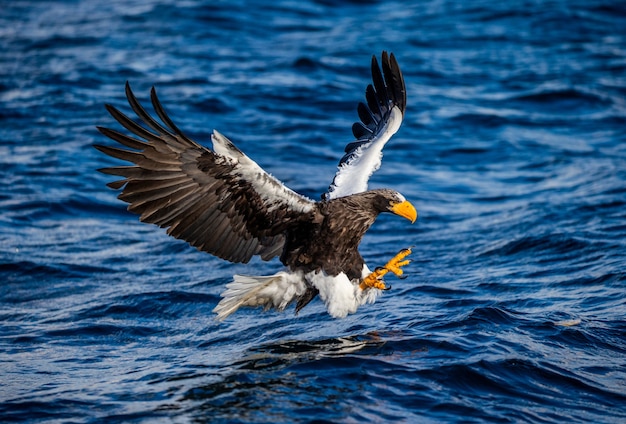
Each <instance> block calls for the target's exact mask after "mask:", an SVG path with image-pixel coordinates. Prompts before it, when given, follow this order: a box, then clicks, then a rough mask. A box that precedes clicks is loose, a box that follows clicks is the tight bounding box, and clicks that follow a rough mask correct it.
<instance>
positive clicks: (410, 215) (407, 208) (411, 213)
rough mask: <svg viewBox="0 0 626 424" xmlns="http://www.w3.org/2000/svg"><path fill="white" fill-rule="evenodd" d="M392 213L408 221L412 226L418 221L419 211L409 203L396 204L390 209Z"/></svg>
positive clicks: (406, 201)
mask: <svg viewBox="0 0 626 424" xmlns="http://www.w3.org/2000/svg"><path fill="white" fill-rule="evenodd" d="M390 210H391V212H393V213H395V214H396V215H398V216H401V217H403V218H406V219H408V220H409V221H411V224H412V223H414V222H415V220H416V219H417V211H416V210H415V207H414V206H413V205H412V204H411V203H410V202H409V201H408V200H405V201H404V202H400V203H396V204H394V205H393V206H392V207H391V208H390Z"/></svg>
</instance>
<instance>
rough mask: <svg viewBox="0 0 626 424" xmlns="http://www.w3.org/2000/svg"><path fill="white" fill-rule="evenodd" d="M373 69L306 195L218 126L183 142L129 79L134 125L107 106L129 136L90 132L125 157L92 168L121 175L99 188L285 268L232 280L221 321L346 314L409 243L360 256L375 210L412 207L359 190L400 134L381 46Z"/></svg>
mask: <svg viewBox="0 0 626 424" xmlns="http://www.w3.org/2000/svg"><path fill="white" fill-rule="evenodd" d="M381 64H382V70H381V67H380V66H379V64H378V61H377V60H376V56H373V57H372V64H371V65H372V66H371V68H372V82H373V84H370V85H368V86H367V89H366V91H365V98H366V102H365V103H359V105H358V109H357V110H358V115H359V118H360V122H356V123H355V124H354V125H353V126H352V132H353V134H354V136H355V138H356V140H355V141H353V142H351V143H349V144H348V145H347V146H346V149H345V155H344V156H343V158H342V159H341V161H340V162H339V166H338V170H337V173H336V175H335V178H334V180H333V182H332V183H331V184H330V187H329V188H328V192H327V193H325V194H324V195H322V200H321V201H318V202H316V201H313V200H311V199H308V198H307V197H305V196H302V195H300V194H298V193H296V192H294V191H293V190H291V189H289V188H287V187H286V186H284V185H283V184H282V183H281V182H280V181H279V180H277V179H276V178H274V177H273V176H271V175H270V174H268V173H267V172H265V171H264V170H263V169H261V167H260V166H259V165H257V164H256V163H255V162H254V161H253V160H252V159H250V158H249V157H248V156H246V155H245V154H244V153H243V152H242V151H241V150H239V149H238V148H237V147H235V145H234V144H233V143H232V142H231V141H230V140H228V139H227V138H226V137H224V136H223V135H222V134H220V133H218V132H217V131H213V133H212V135H211V141H212V142H213V150H211V149H209V148H206V147H203V146H201V145H200V144H198V143H196V142H195V141H193V140H191V139H190V138H188V137H187V136H185V134H184V133H183V132H182V131H180V130H179V129H178V127H177V126H176V125H175V124H174V123H173V122H172V120H171V119H170V118H169V117H168V115H167V114H166V113H165V110H164V109H163V107H162V106H161V103H160V102H159V100H158V98H157V95H156V91H155V89H154V87H153V88H152V90H151V93H150V98H151V100H152V106H153V108H154V111H155V112H156V114H157V115H158V116H159V118H160V120H161V121H162V123H159V122H157V121H156V120H155V119H154V118H153V117H152V116H150V115H149V114H148V113H147V112H146V110H145V109H144V108H143V107H142V106H141V105H140V104H139V102H138V101H137V99H136V98H135V95H134V94H133V92H132V91H131V89H130V86H129V84H128V83H126V97H127V98H128V102H129V104H130V107H131V108H132V110H133V111H134V112H135V113H136V114H137V116H138V117H139V119H140V120H141V121H142V122H143V125H140V124H138V123H136V122H135V121H133V120H132V119H131V118H129V117H127V116H126V115H124V114H123V113H121V112H120V111H118V110H117V109H116V108H114V107H113V106H111V105H106V108H107V110H108V111H109V113H110V114H111V115H112V116H113V118H115V119H116V120H117V121H118V122H119V123H120V124H121V125H122V126H123V127H124V128H126V129H127V130H128V131H130V132H131V133H133V134H134V135H135V136H136V137H137V138H136V137H133V136H129V135H126V134H123V133H121V132H118V131H116V130H112V129H108V128H102V127H98V129H99V130H100V132H102V133H103V134H104V135H105V136H107V137H109V138H111V139H113V140H115V141H117V142H118V143H120V144H122V145H124V146H125V147H127V148H129V149H131V150H126V149H120V148H117V147H109V146H102V145H96V146H95V147H96V148H97V149H98V150H100V151H101V152H103V153H106V154H107V155H109V156H112V157H114V158H117V159H121V160H124V161H128V162H131V163H132V165H130V166H115V167H108V168H103V169H100V171H101V172H103V173H105V174H111V175H117V176H121V177H123V179H122V180H120V181H115V182H111V183H109V184H107V185H108V186H109V187H111V188H113V189H122V192H121V194H120V195H119V199H121V200H123V201H125V202H127V203H129V206H128V210H129V211H131V212H134V213H137V214H139V215H140V220H141V221H144V222H149V223H152V224H156V225H158V226H159V227H163V228H167V233H168V234H169V235H171V236H173V237H176V238H178V239H181V240H185V241H186V242H188V243H189V244H191V245H192V246H194V247H196V248H198V249H199V250H202V251H205V252H208V253H211V254H213V255H215V256H218V257H220V258H222V259H225V260H228V261H231V262H243V263H247V262H248V261H249V260H250V259H251V258H252V257H253V256H256V255H258V256H260V257H261V258H262V259H263V260H270V259H272V258H274V257H276V256H278V257H280V261H281V262H282V263H283V264H284V265H285V267H286V269H285V270H284V271H281V272H278V273H277V274H275V275H270V276H243V275H235V276H234V280H233V281H232V282H231V283H229V284H227V285H226V291H225V292H224V293H223V294H222V297H223V299H222V300H221V301H220V302H219V304H218V305H217V306H216V307H215V309H214V312H215V313H217V318H218V319H220V320H221V319H224V318H226V317H227V316H229V315H230V314H232V313H233V312H235V311H236V310H237V309H238V308H239V307H240V306H261V307H263V308H264V309H266V310H267V309H271V308H274V309H277V310H279V311H282V310H284V309H285V308H286V307H287V306H288V305H289V304H291V303H293V302H295V303H296V313H297V312H298V311H299V310H300V309H302V308H303V307H304V306H306V305H307V304H308V303H309V302H310V301H311V300H312V299H313V298H315V297H316V296H317V295H319V296H320V298H321V299H322V301H323V302H324V303H325V304H326V308H327V310H328V312H329V313H330V315H332V316H333V317H345V316H346V315H347V314H349V313H354V312H355V311H356V310H357V308H358V307H359V306H360V305H363V304H365V303H372V302H374V301H375V300H376V298H377V297H378V295H379V294H380V293H381V290H385V289H386V288H387V287H386V286H385V284H384V282H383V280H382V277H383V275H385V274H386V273H387V272H388V271H391V272H392V273H394V274H396V275H398V276H400V275H401V274H402V270H401V267H402V266H404V265H406V264H407V263H408V262H409V261H408V260H405V259H404V258H405V257H406V256H407V255H408V254H409V253H411V252H410V250H409V249H404V250H402V251H400V253H398V254H397V255H396V256H395V257H394V258H393V259H392V260H390V261H389V262H388V263H387V264H386V265H385V266H384V267H379V268H377V269H376V270H375V271H374V272H371V271H370V270H369V269H368V267H367V265H366V264H365V261H364V260H363V257H362V256H361V255H360V253H359V251H358V246H359V243H360V242H361V239H362V238H363V235H364V234H365V232H366V231H367V230H368V229H369V227H370V226H371V225H372V224H373V223H374V221H375V220H376V217H377V216H378V214H380V213H381V212H391V213H394V214H396V215H399V216H401V217H404V218H407V219H408V220H409V221H411V222H415V219H416V218H417V211H416V210H415V208H414V207H413V205H412V204H411V203H409V202H408V201H407V200H406V199H405V198H404V196H402V195H401V194H400V193H398V192H397V191H394V190H389V189H378V190H369V191H368V190H367V182H368V180H369V177H370V176H371V175H372V173H373V172H374V171H376V170H377V169H378V168H379V167H380V163H381V159H382V149H383V146H384V145H385V143H387V141H388V140H389V139H390V138H391V136H392V135H393V134H395V133H396V131H398V129H399V128H400V124H401V122H402V118H403V116H404V109H405V106H406V89H405V85H404V79H403V77H402V73H401V72H400V67H399V66H398V62H397V61H396V58H395V57H394V55H393V54H390V55H388V54H387V52H383V53H382V63H381Z"/></svg>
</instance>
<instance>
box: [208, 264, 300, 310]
mask: <svg viewBox="0 0 626 424" xmlns="http://www.w3.org/2000/svg"><path fill="white" fill-rule="evenodd" d="M233 278H234V281H233V282H231V283H229V284H227V285H226V290H225V291H224V293H222V297H223V299H222V300H221V301H220V303H218V304H217V306H216V307H215V309H213V312H215V313H216V314H217V317H216V318H217V319H218V320H220V321H221V320H224V319H225V318H226V317H228V316H229V315H231V314H232V313H234V312H235V311H237V309H239V308H240V307H241V306H263V308H264V309H265V310H267V309H270V308H275V309H276V310H278V311H283V310H284V309H285V308H286V307H287V306H288V305H289V304H290V303H291V302H292V301H294V300H295V299H296V298H297V297H298V296H301V295H302V294H304V292H305V290H306V285H305V283H304V281H303V279H302V276H299V275H294V274H288V273H286V272H279V273H277V274H275V275H267V276H248V275H235V276H234V277H233Z"/></svg>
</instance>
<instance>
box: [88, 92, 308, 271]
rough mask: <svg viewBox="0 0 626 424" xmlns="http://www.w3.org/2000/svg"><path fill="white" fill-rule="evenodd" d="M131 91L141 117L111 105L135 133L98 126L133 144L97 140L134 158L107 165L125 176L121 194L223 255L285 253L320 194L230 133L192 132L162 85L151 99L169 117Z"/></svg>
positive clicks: (145, 216)
mask: <svg viewBox="0 0 626 424" xmlns="http://www.w3.org/2000/svg"><path fill="white" fill-rule="evenodd" d="M126 97H127V98H128V102H129V104H130V107H131V109H132V110H133V112H134V113H135V114H136V115H137V117H138V118H139V119H140V121H141V124H140V123H137V122H135V121H134V120H132V119H131V118H129V117H128V116H127V115H125V114H124V113H122V112H120V111H119V110H117V109H116V108H115V107H113V106H111V105H107V106H106V108H107V110H108V111H109V113H110V114H111V116H113V118H115V119H116V120H117V121H118V122H119V123H120V124H121V125H122V126H123V127H124V128H125V129H126V130H128V131H130V132H131V133H132V134H133V135H134V136H130V135H126V134H124V133H122V132H119V131H116V130H112V129H108V128H102V127H98V129H99V130H100V132H101V133H102V134H104V135H105V136H107V137H109V138H110V139H112V140H114V141H116V142H118V143H120V144H121V145H123V146H124V147H126V148H128V149H130V150H127V149H122V148H118V147H112V146H102V145H96V146H95V147H96V148H97V149H98V150H100V151H101V152H103V153H105V154H107V155H109V156H111V157H114V158H116V159H120V160H124V161H127V162H130V163H131V164H132V165H130V166H112V167H107V168H102V169H100V171H101V172H103V173H105V174H109V175H117V176H120V177H122V178H123V179H122V180H119V181H115V182H112V183H109V184H107V185H108V186H109V187H112V188H114V189H122V192H121V193H120V195H119V196H118V197H119V199H121V200H123V201H125V202H127V203H128V204H129V206H128V210H130V211H132V212H134V213H137V214H138V215H140V220H142V221H145V222H149V223H153V224H156V225H159V226H160V227H163V228H167V233H168V234H170V235H171V236H173V237H176V238H179V239H182V240H185V241H187V242H188V243H189V244H191V245H192V246H195V247H196V248H198V249H200V250H204V251H207V252H209V253H212V254H214V255H216V256H218V257H220V258H223V259H226V260H229V261H232V262H248V261H249V260H250V259H251V258H252V257H253V256H255V255H259V256H261V258H263V259H264V260H269V259H271V258H272V257H274V256H276V255H278V254H280V253H281V252H282V249H283V247H284V243H285V237H284V235H283V233H284V232H285V231H286V229H287V228H288V227H289V226H290V225H294V224H296V223H298V222H300V221H303V220H308V219H312V217H313V214H314V213H315V208H314V202H313V201H311V200H309V199H307V198H305V197H303V196H301V195H299V194H297V193H295V192H294V191H292V190H290V189H288V188H287V187H285V186H284V185H283V184H282V183H281V182H280V181H278V180H277V179H276V178H274V177H272V176H271V175H269V174H267V173H266V172H265V171H263V169H261V167H259V166H258V165H257V164H256V163H255V162H254V161H252V160H251V159H250V158H248V157H247V156H246V155H245V154H243V153H242V152H241V151H240V150H239V149H237V148H236V147H235V146H234V145H233V143H232V142H231V141H230V140H228V139H227V138H226V137H224V136H223V135H221V134H219V133H217V132H215V133H214V134H213V136H212V139H213V145H214V148H215V150H210V149H208V148H205V147H202V146H200V145H199V144H198V143H196V142H194V141H192V140H191V139H189V138H188V137H187V136H185V135H184V134H183V133H182V132H181V131H180V130H179V129H178V127H177V126H176V125H175V124H174V123H173V122H172V120H171V119H170V118H169V116H168V115H167V113H166V112H165V110H164V108H163V106H162V105H161V103H160V101H159V99H158V97H157V95H156V91H155V90H154V88H153V89H152V90H151V92H150V98H151V102H152V106H153V108H154V111H155V112H156V114H157V116H158V117H159V119H160V121H161V122H158V121H157V120H156V119H155V118H154V117H152V116H151V115H150V114H149V113H148V112H147V111H146V110H145V109H144V108H143V106H142V105H141V103H140V102H139V101H138V100H137V98H136V97H135V95H134V94H133V92H132V90H131V88H130V85H129V84H128V83H127V84H126Z"/></svg>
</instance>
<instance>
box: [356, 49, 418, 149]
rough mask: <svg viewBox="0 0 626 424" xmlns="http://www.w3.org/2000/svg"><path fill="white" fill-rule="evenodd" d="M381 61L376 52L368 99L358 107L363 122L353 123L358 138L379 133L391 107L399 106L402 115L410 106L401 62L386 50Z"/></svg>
mask: <svg viewBox="0 0 626 424" xmlns="http://www.w3.org/2000/svg"><path fill="white" fill-rule="evenodd" d="M380 57H381V60H380V64H379V61H378V58H377V56H376V55H372V61H371V73H372V84H368V86H367V88H366V90H365V99H366V103H362V102H361V103H360V104H359V105H358V108H357V112H358V114H359V120H360V122H358V121H357V122H356V123H355V124H354V125H353V126H352V134H353V135H354V137H355V138H356V139H357V140H362V139H368V138H369V136H370V135H371V134H375V133H376V132H377V130H378V127H379V125H380V123H381V122H384V121H385V119H386V116H387V114H388V113H389V111H390V110H391V109H393V108H394V107H397V108H398V109H399V110H400V112H401V113H402V116H404V111H405V109H406V87H405V84H404V77H403V76H402V71H401V70H400V65H399V64H398V61H397V59H396V56H395V55H394V54H393V53H388V52H387V51H386V50H383V51H382V53H381V56H380Z"/></svg>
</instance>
